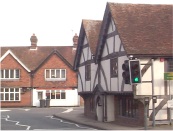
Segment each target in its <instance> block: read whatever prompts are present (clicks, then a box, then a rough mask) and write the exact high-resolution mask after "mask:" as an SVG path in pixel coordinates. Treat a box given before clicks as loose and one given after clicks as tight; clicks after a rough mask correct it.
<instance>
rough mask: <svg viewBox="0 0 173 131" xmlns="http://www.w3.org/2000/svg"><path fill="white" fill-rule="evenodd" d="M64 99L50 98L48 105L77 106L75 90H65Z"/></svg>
mask: <svg viewBox="0 0 173 131" xmlns="http://www.w3.org/2000/svg"><path fill="white" fill-rule="evenodd" d="M65 92H66V99H58V100H56V99H51V100H50V106H78V105H79V102H78V93H77V89H75V90H65Z"/></svg>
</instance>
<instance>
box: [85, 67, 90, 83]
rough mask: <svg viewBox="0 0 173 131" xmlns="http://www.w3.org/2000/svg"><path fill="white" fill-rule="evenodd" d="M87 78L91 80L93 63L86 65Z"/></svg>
mask: <svg viewBox="0 0 173 131" xmlns="http://www.w3.org/2000/svg"><path fill="white" fill-rule="evenodd" d="M85 80H86V81H89V80H91V65H90V64H89V65H86V66H85Z"/></svg>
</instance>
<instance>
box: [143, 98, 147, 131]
mask: <svg viewBox="0 0 173 131" xmlns="http://www.w3.org/2000/svg"><path fill="white" fill-rule="evenodd" d="M147 105H148V104H145V98H144V129H145V130H147Z"/></svg>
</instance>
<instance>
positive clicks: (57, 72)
mask: <svg viewBox="0 0 173 131" xmlns="http://www.w3.org/2000/svg"><path fill="white" fill-rule="evenodd" d="M56 78H60V70H56Z"/></svg>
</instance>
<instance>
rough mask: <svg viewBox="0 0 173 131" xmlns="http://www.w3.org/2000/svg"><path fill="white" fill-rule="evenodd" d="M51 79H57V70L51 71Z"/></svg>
mask: <svg viewBox="0 0 173 131" xmlns="http://www.w3.org/2000/svg"><path fill="white" fill-rule="evenodd" d="M51 78H55V70H51Z"/></svg>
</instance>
